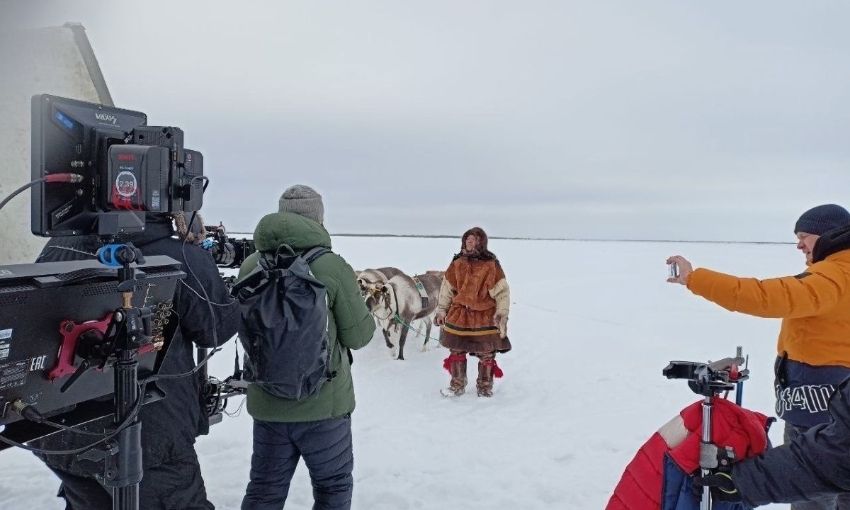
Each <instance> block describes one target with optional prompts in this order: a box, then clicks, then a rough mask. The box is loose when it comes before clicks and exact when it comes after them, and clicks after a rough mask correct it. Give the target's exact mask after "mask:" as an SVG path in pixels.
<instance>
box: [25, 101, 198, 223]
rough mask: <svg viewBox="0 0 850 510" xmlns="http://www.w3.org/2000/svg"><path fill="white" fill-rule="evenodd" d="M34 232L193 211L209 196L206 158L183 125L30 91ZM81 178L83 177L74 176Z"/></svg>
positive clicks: (119, 109) (142, 219)
mask: <svg viewBox="0 0 850 510" xmlns="http://www.w3.org/2000/svg"><path fill="white" fill-rule="evenodd" d="M52 174H77V175H79V176H81V177H82V179H81V180H79V182H50V183H47V182H45V183H42V184H41V185H40V186H36V187H34V188H33V193H32V221H31V229H32V232H33V234H35V235H39V236H46V237H59V236H71V235H83V234H98V235H101V236H112V235H115V234H117V233H126V232H139V231H142V230H144V226H145V213H168V212H192V211H197V210H199V209H200V208H201V205H202V199H203V181H202V178H203V157H202V155H201V154H200V153H199V152H197V151H192V150H188V149H185V148H184V147H183V131H182V130H180V129H179V128H174V127H160V126H147V115H145V114H144V113H142V112H137V111H131V110H125V109H121V108H114V107H110V106H105V105H100V104H95V103H86V102H83V101H77V100H73V99H66V98H62V97H57V96H51V95H47V94H42V95H37V96H34V97H33V98H32V179H33V180H36V179H41V178H44V177H46V176H49V175H52ZM75 181H77V180H76V179H75Z"/></svg>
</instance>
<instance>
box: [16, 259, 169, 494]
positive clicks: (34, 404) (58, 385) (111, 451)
mask: <svg viewBox="0 0 850 510" xmlns="http://www.w3.org/2000/svg"><path fill="white" fill-rule="evenodd" d="M100 256H101V261H100V263H98V262H97V261H75V262H52V263H41V264H24V265H13V266H3V267H2V268H0V304H2V306H0V329H2V331H0V338H2V340H0V381H2V384H0V425H5V429H4V430H3V433H2V437H1V438H0V440H2V442H3V443H4V444H13V445H20V444H21V443H25V442H28V441H32V440H34V439H38V438H41V437H45V436H47V435H49V434H52V433H56V432H60V431H63V430H67V429H69V428H73V427H75V426H78V425H81V424H83V423H87V422H90V421H93V420H95V419H98V418H102V417H105V416H109V415H110V414H112V415H113V426H112V428H111V429H110V430H108V431H107V433H106V434H105V436H104V437H103V438H102V439H101V440H99V441H95V442H94V443H92V444H91V445H90V446H89V447H87V448H84V449H82V451H79V452H74V453H80V454H81V455H80V458H85V459H88V460H93V461H101V460H102V461H104V471H103V474H102V476H99V477H98V480H99V481H100V482H101V483H102V484H103V485H104V486H105V487H107V488H111V489H112V491H113V500H114V502H115V508H116V509H131V510H135V509H137V508H138V483H139V481H140V480H141V478H142V457H141V435H140V433H141V428H140V427H141V424H140V423H139V422H138V419H137V414H138V411H139V409H140V408H141V406H142V405H143V404H146V403H150V402H153V401H156V400H159V399H161V398H163V397H164V394H163V392H162V391H161V390H160V389H159V388H158V387H156V385H155V384H153V383H150V384H148V385H147V387H146V388H145V389H144V391H141V389H140V383H139V379H140V376H141V379H142V380H143V381H144V379H146V378H149V377H151V376H153V375H155V374H156V373H158V371H159V367H160V365H161V363H162V360H163V359H164V353H165V352H166V351H167V348H168V346H169V344H170V341H171V337H172V336H173V332H174V327H175V326H176V321H171V320H169V318H170V315H171V310H172V299H173V296H174V290H175V288H176V285H177V281H178V280H179V279H181V278H184V277H185V273H184V272H183V271H182V270H181V268H180V263H179V262H177V261H175V260H173V259H171V258H169V257H150V258H149V259H148V260H147V261H145V259H144V257H142V256H141V252H139V250H138V249H136V248H135V247H133V246H132V245H130V244H128V245H110V246H107V247H106V248H105V249H104V250H102V251H101V254H100ZM101 264H106V265H108V266H112V267H117V269H109V268H108V267H103V265H101ZM119 295H120V297H121V306H119V307H117V308H116V307H115V306H114V305H115V303H114V301H115V300H116V298H117V297H119ZM110 382H111V384H110ZM113 393H114V395H113V399H112V401H106V400H104V399H103V397H106V396H109V395H110V394H113ZM98 445H100V447H99V448H95V446H98Z"/></svg>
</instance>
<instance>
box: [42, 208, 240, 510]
mask: <svg viewBox="0 0 850 510" xmlns="http://www.w3.org/2000/svg"><path fill="white" fill-rule="evenodd" d="M146 216H147V219H146V222H145V231H144V232H140V233H136V234H129V235H126V236H119V237H118V238H117V239H116V240H115V243H127V242H129V243H133V245H134V246H135V247H137V248H139V249H140V250H141V252H142V254H143V255H145V256H146V257H147V256H154V255H166V256H169V257H171V258H173V259H175V260H177V261H179V262H180V263H182V264H183V268H182V269H183V271H184V272H185V273H186V277H185V278H184V279H183V280H182V281H180V282H179V283H178V284H177V289H176V290H175V294H174V310H175V311H176V312H177V314H178V317H179V327H178V329H177V332H176V333H175V335H174V338H173V339H172V341H171V346H170V348H169V349H168V354H167V356H166V357H165V360H164V362H163V364H162V367H161V369H160V374H182V373H186V372H188V371H190V370H192V369H193V368H194V367H195V359H194V352H195V345H197V346H200V347H215V340H214V338H213V327H215V336H216V338H217V340H218V343H219V345H221V344H223V343H224V342H226V341H228V340H229V339H230V338H232V337H233V336H234V335H235V334H236V329H237V324H238V321H237V318H238V313H239V312H238V304H237V302H236V301H235V300H233V299H231V298H230V296H229V293H228V291H227V289H226V287H225V285H224V282H223V281H222V279H221V277H220V276H219V272H218V267H217V266H216V265H215V262H214V261H213V259H212V257H211V256H210V254H209V252H207V251H205V250H204V249H202V248H201V247H200V246H197V245H196V244H193V243H191V242H185V243H184V241H183V239H182V238H180V237H177V236H176V232H175V229H174V226H173V223H172V217H171V216H168V215H162V214H154V215H152V214H148V215H146ZM196 221H198V220H197V219H196ZM193 230H195V229H193ZM182 237H183V238H185V232H183V233H182ZM101 246H102V244H101V242H100V240H99V239H98V238H97V237H96V236H82V237H64V238H53V239H51V240H50V241H49V242H48V244H47V245H46V246H45V248H44V250H42V252H41V255H40V256H39V258H38V260H37V262H56V261H67V260H83V259H91V258H96V253H97V250H98V249H99V248H100V247H101ZM193 273H194V276H193ZM204 289H206V295H207V296H208V299H209V303H208V302H207V300H206V299H205V298H204ZM118 299H119V297H118V295H116V300H118ZM119 302H120V301H119ZM211 310H212V315H211V314H210V311H211ZM176 319H177V318H176V317H175V316H174V315H173V314H172V317H171V320H176ZM193 344H194V345H193ZM157 384H158V385H159V387H160V388H162V389H163V391H165V393H166V398H165V399H163V400H160V401H158V402H154V403H151V404H146V405H144V406H142V408H141V410H140V411H139V420H140V421H141V422H142V433H141V435H142V462H143V466H144V477H143V479H142V481H141V483H140V484H139V502H140V508H144V509H146V510H147V509H161V510H177V509H180V510H187V509H213V508H215V507H214V506H213V505H212V503H210V502H209V501H208V500H207V495H206V489H205V487H204V480H203V478H202V477H201V468H200V465H199V464H198V457H197V455H196V453H195V446H194V444H195V438H196V437H197V436H199V435H203V434H206V433H207V432H208V431H209V420H208V417H207V413H206V408H205V406H204V402H203V396H202V394H201V381H200V380H199V377H198V376H197V375H194V376H193V375H189V376H185V377H180V378H175V379H162V380H160V381H158V382H157ZM111 422H112V417H111V416H109V417H106V418H103V419H101V420H98V421H96V422H94V423H93V424H90V425H86V426H85V427H84V430H89V431H97V432H102V431H103V430H104V428H105V427H108V426H109V425H110V423H111ZM81 428H83V427H81ZM92 442H93V437H92V436H87V435H84V434H74V433H70V432H64V433H57V434H54V435H52V436H48V437H47V438H45V439H42V440H40V441H38V442H37V444H33V446H37V447H39V448H42V449H46V450H68V449H73V448H79V447H83V446H86V445H87V444H91V443H92ZM39 457H40V458H41V459H42V460H43V461H44V462H45V463H46V464H47V466H48V467H50V469H51V470H53V472H54V473H56V475H57V476H58V477H59V478H60V480H61V481H62V485H61V486H60V488H59V494H58V496H60V497H63V498H65V501H66V505H67V506H66V508H67V509H68V510H99V509H103V510H111V509H112V493H111V491H110V490H108V489H106V488H104V487H103V486H102V485H101V484H100V483H99V482H98V481H97V480H95V478H94V474H95V473H102V469H103V468H102V463H93V462H91V461H86V460H78V459H77V456H76V455H39Z"/></svg>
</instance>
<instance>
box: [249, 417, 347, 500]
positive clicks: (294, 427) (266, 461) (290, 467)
mask: <svg viewBox="0 0 850 510" xmlns="http://www.w3.org/2000/svg"><path fill="white" fill-rule="evenodd" d="M301 458H303V459H304V464H306V465H307V469H308V470H309V471H310V480H311V481H312V483H313V499H314V501H315V503H314V504H313V510H349V509H350V508H351V495H352V493H353V491H354V478H353V477H352V475H351V472H352V471H353V470H354V453H353V450H352V447H351V418H350V417H348V416H346V417H344V418H332V419H329V420H321V421H309V422H295V423H271V422H264V421H259V420H254V453H253V455H252V456H251V481H250V482H249V483H248V489H247V491H246V493H245V498H244V499H243V500H242V510H281V509H282V508H283V505H284V503H286V496H287V495H288V494H289V483H290V482H291V481H292V475H293V474H295V467H296V466H297V465H298V460H299V459H301Z"/></svg>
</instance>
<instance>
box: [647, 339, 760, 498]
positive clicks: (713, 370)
mask: <svg viewBox="0 0 850 510" xmlns="http://www.w3.org/2000/svg"><path fill="white" fill-rule="evenodd" d="M748 361H749V357H746V358H745V357H744V356H743V349H742V347H740V346H739V347H738V348H737V349H736V352H735V357H732V358H723V359H721V360H718V361H714V362H708V363H699V362H693V361H671V362H670V364H668V365H667V366H666V367H665V368H664V369H663V370H662V371H661V374H662V375H663V376H664V377H666V378H668V379H685V380H686V381H688V387H689V388H690V389H691V390H692V391H693V392H694V393H696V394H698V395H702V396H703V397H705V398H704V400H703V402H702V439H701V442H700V455H699V465H700V471H701V473H702V476H708V475H709V474H710V473H711V470H712V469H718V468H724V469H725V468H727V467H728V466H729V465H730V464H731V463H732V462H733V461H734V460H735V459H734V452H733V451H732V450H731V448H726V449H724V450H720V449H719V448H718V447H717V445H716V444H714V443H712V442H711V412H712V409H713V407H714V404H713V403H712V400H711V399H712V398H714V397H717V396H718V395H719V394H720V393H722V392H727V391H729V390H733V389H734V390H735V403H736V404H738V405H741V399H742V395H743V382H744V381H745V380H747V379H749V377H750V371H749V369H748V368H746V366H747V363H748ZM742 366H743V367H745V368H743V369H742V368H741V367H742ZM711 505H712V503H711V488H710V487H708V486H704V487H703V489H702V500H701V501H700V510H711Z"/></svg>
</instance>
